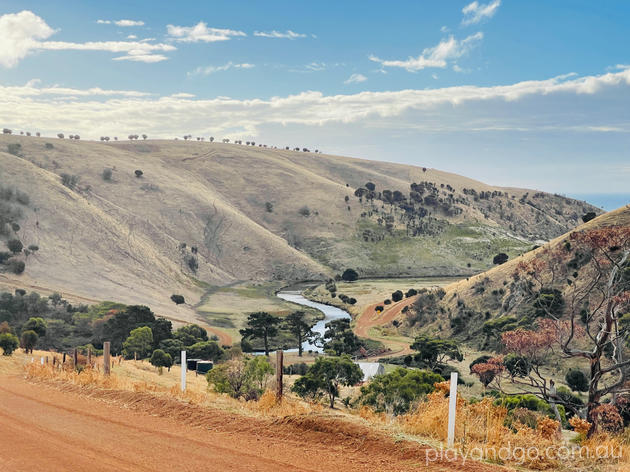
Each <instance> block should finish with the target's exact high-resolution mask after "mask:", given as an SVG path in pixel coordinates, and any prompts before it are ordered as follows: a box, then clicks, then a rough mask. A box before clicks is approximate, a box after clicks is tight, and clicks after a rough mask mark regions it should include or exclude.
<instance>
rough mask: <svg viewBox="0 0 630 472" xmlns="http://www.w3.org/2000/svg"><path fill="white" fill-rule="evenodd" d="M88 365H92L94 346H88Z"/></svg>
mask: <svg viewBox="0 0 630 472" xmlns="http://www.w3.org/2000/svg"><path fill="white" fill-rule="evenodd" d="M88 365H89V366H90V367H92V348H90V347H88Z"/></svg>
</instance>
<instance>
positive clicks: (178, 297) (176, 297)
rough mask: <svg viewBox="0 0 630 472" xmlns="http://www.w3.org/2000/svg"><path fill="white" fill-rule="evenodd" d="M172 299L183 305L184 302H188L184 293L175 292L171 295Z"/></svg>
mask: <svg viewBox="0 0 630 472" xmlns="http://www.w3.org/2000/svg"><path fill="white" fill-rule="evenodd" d="M171 300H172V301H173V303H175V304H176V305H181V304H182V303H186V300H185V299H184V296H183V295H175V294H173V295H171Z"/></svg>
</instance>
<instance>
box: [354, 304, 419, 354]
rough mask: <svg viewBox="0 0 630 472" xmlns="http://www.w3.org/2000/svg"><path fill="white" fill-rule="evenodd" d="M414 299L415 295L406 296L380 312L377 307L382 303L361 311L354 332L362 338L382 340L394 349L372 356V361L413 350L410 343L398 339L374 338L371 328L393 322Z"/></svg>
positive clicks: (409, 352) (408, 352)
mask: <svg viewBox="0 0 630 472" xmlns="http://www.w3.org/2000/svg"><path fill="white" fill-rule="evenodd" d="M414 301H415V297H410V298H405V299H404V300H402V301H400V302H397V303H393V304H392V305H389V306H388V305H385V310H384V311H383V312H382V313H380V314H378V313H376V311H375V308H376V307H377V306H378V305H382V303H373V304H371V305H368V306H366V307H365V309H364V310H363V312H362V313H361V316H359V317H358V318H357V323H356V326H355V328H354V332H355V333H356V334H357V336H360V337H362V338H373V339H377V340H378V341H382V342H384V343H385V345H386V346H387V347H389V348H390V349H392V351H393V352H389V353H387V354H384V355H381V356H376V357H373V358H370V360H371V361H375V360H378V359H381V358H383V357H391V356H393V355H396V356H404V355H407V354H411V353H412V352H413V351H412V350H411V349H410V348H409V343H404V342H400V341H396V340H394V339H386V338H374V337H373V336H370V328H374V327H376V326H384V325H386V324H388V323H391V322H392V321H393V320H395V319H396V318H397V317H398V316H399V315H400V313H401V312H402V310H403V308H404V307H406V306H410V305H411V304H413V302H414Z"/></svg>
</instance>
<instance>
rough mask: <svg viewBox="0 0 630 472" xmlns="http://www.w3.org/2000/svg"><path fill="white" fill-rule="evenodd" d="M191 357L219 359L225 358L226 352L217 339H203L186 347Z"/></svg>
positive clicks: (210, 359)
mask: <svg viewBox="0 0 630 472" xmlns="http://www.w3.org/2000/svg"><path fill="white" fill-rule="evenodd" d="M186 351H187V353H186V354H187V356H188V357H189V358H190V359H203V360H205V361H215V362H216V361H218V360H219V359H221V358H223V356H224V354H225V352H224V351H223V349H221V346H219V345H218V344H217V343H216V342H215V341H201V342H198V343H195V344H193V345H191V346H188V347H187V348H186Z"/></svg>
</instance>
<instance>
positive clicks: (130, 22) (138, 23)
mask: <svg viewBox="0 0 630 472" xmlns="http://www.w3.org/2000/svg"><path fill="white" fill-rule="evenodd" d="M96 22H97V23H98V24H99V25H111V24H114V25H116V26H122V27H128V26H144V21H139V20H96Z"/></svg>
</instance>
